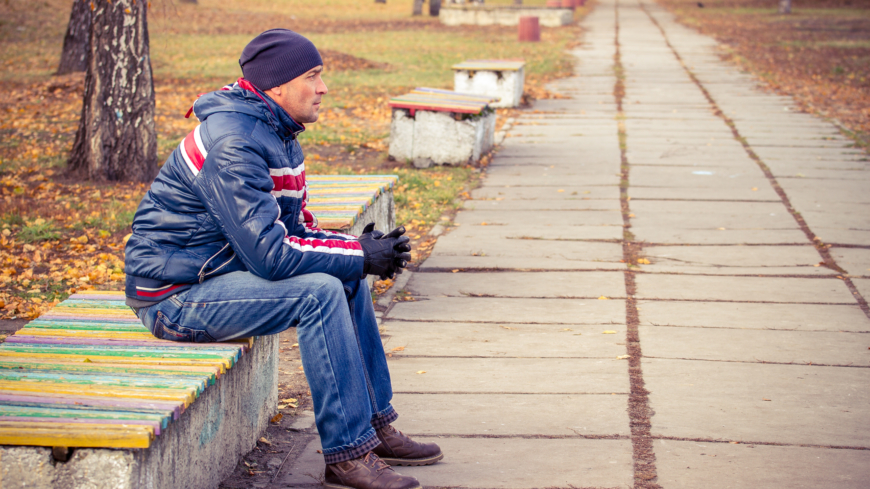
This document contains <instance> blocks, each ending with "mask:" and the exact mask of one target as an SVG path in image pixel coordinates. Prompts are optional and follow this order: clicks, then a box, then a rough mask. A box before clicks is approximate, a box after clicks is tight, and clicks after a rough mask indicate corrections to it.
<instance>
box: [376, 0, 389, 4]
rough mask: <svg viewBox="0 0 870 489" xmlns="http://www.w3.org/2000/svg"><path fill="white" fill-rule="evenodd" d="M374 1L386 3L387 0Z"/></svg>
mask: <svg viewBox="0 0 870 489" xmlns="http://www.w3.org/2000/svg"><path fill="white" fill-rule="evenodd" d="M375 3H387V0H375Z"/></svg>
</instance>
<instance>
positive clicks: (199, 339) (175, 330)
mask: <svg viewBox="0 0 870 489" xmlns="http://www.w3.org/2000/svg"><path fill="white" fill-rule="evenodd" d="M151 333H152V334H153V335H154V336H156V337H157V338H160V339H161V340H170V341H178V342H182V343H211V342H213V341H214V338H212V337H211V335H209V334H208V333H207V332H205V330H201V329H191V328H185V327H184V326H181V325H178V324H175V323H173V322H172V321H170V320H169V318H167V317H166V316H165V315H164V314H163V313H162V312H160V311H157V319H155V320H154V330H153V331H152V332H151Z"/></svg>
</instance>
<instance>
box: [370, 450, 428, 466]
mask: <svg viewBox="0 0 870 489" xmlns="http://www.w3.org/2000/svg"><path fill="white" fill-rule="evenodd" d="M442 458H444V453H439V454H438V455H435V456H433V457H429V458H413V459H408V458H387V457H381V460H383V461H384V462H386V463H388V464H389V465H398V466H400V467H419V466H421V465H432V464H434V463H435V462H437V461H439V460H441V459H442Z"/></svg>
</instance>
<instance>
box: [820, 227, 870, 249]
mask: <svg viewBox="0 0 870 489" xmlns="http://www.w3.org/2000/svg"><path fill="white" fill-rule="evenodd" d="M810 229H811V230H812V231H813V233H814V234H815V235H816V236H818V237H819V238H821V240H822V241H823V242H825V243H836V244H841V245H858V246H867V243H870V230H863V229H854V228H853V229H844V228H831V227H827V226H813V227H811V228H810Z"/></svg>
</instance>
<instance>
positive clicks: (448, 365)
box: [388, 356, 629, 395]
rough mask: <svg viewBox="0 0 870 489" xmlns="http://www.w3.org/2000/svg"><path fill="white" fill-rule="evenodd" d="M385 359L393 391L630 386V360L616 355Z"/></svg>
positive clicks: (616, 389) (585, 390) (569, 390)
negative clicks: (613, 356) (603, 356)
mask: <svg viewBox="0 0 870 489" xmlns="http://www.w3.org/2000/svg"><path fill="white" fill-rule="evenodd" d="M388 360H389V365H390V376H391V377H392V379H393V391H394V392H395V393H396V394H397V395H398V394H401V393H446V392H458V393H468V394H471V393H493V394H495V393H499V394H524V393H532V394H537V393H549V394H611V393H616V394H625V393H627V392H628V390H629V386H628V362H627V361H626V360H617V359H615V358H607V359H603V358H462V357H459V358H456V357H450V358H444V357H417V358H414V357H397V356H393V357H392V358H389V359H388ZM419 372H424V373H419ZM581 372H582V375H579V374H580V373H581Z"/></svg>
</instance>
